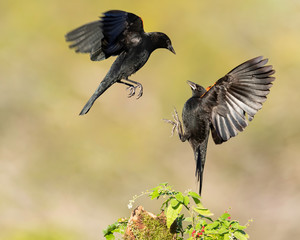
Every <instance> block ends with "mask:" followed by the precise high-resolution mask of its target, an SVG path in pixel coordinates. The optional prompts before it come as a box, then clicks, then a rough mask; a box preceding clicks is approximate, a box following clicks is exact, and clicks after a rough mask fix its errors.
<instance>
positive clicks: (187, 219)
mask: <svg viewBox="0 0 300 240" xmlns="http://www.w3.org/2000/svg"><path fill="white" fill-rule="evenodd" d="M184 221H185V222H193V218H191V217H187V218H185V219H184Z"/></svg>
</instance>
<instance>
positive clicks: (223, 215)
mask: <svg viewBox="0 0 300 240" xmlns="http://www.w3.org/2000/svg"><path fill="white" fill-rule="evenodd" d="M228 217H230V214H229V213H227V212H225V213H223V214H222V216H221V217H220V218H221V219H222V220H227V219H228Z"/></svg>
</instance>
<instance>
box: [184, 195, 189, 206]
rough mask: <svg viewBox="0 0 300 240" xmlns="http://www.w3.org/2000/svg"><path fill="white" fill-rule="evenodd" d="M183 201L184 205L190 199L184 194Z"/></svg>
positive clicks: (187, 203)
mask: <svg viewBox="0 0 300 240" xmlns="http://www.w3.org/2000/svg"><path fill="white" fill-rule="evenodd" d="M183 203H184V205H185V206H188V205H189V203H190V199H189V197H188V196H184V198H183Z"/></svg>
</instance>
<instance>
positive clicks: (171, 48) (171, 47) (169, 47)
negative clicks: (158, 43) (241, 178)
mask: <svg viewBox="0 0 300 240" xmlns="http://www.w3.org/2000/svg"><path fill="white" fill-rule="evenodd" d="M168 49H169V50H170V51H171V52H172V53H174V54H176V52H175V50H174V48H173V46H172V45H171V44H170V45H169V46H168Z"/></svg>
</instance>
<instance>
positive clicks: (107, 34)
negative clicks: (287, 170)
mask: <svg viewBox="0 0 300 240" xmlns="http://www.w3.org/2000/svg"><path fill="white" fill-rule="evenodd" d="M143 31H144V29H143V22H142V19H141V18H140V17H138V16H136V15H135V14H133V13H129V12H125V11H120V10H111V11H108V12H105V13H104V14H103V16H102V17H101V20H99V21H95V22H91V23H87V24H85V25H83V26H81V27H79V28H76V29H74V30H73V31H71V32H69V33H67V34H66V35H65V38H66V41H68V42H71V45H70V48H74V49H75V51H76V52H80V53H90V57H91V60H92V61H100V60H103V59H106V58H108V57H110V56H115V55H118V54H120V53H121V52H122V51H124V50H125V48H126V45H127V44H130V42H128V40H127V39H126V35H128V34H130V33H141V32H143Z"/></svg>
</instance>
